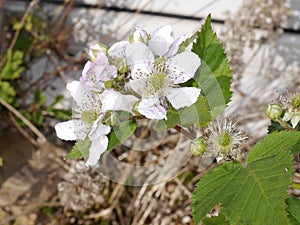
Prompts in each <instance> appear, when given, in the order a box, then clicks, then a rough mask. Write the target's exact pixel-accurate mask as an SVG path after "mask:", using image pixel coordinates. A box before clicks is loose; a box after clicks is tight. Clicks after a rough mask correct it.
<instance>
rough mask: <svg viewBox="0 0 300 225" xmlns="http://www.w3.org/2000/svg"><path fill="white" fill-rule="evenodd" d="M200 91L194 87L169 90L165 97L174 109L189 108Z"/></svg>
mask: <svg viewBox="0 0 300 225" xmlns="http://www.w3.org/2000/svg"><path fill="white" fill-rule="evenodd" d="M200 91H201V90H200V89H199V88H195V87H182V88H170V89H169V90H168V91H167V93H166V97H167V99H168V100H169V102H170V103H171V104H172V106H173V107H174V108H175V109H180V108H183V107H189V106H191V105H192V104H194V103H195V102H196V101H197V99H198V97H199V95H200Z"/></svg>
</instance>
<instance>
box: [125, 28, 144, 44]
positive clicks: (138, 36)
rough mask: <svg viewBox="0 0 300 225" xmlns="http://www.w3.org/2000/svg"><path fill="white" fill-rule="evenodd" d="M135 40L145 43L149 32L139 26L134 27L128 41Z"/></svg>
mask: <svg viewBox="0 0 300 225" xmlns="http://www.w3.org/2000/svg"><path fill="white" fill-rule="evenodd" d="M137 41H140V42H143V43H145V44H147V43H148V41H149V34H148V32H147V31H146V30H145V29H143V28H140V27H136V28H135V30H134V31H133V32H132V33H131V35H130V36H129V42H130V43H134V42H137Z"/></svg>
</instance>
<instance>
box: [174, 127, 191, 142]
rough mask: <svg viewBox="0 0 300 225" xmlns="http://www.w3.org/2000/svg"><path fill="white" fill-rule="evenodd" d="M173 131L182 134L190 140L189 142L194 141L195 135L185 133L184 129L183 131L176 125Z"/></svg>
mask: <svg viewBox="0 0 300 225" xmlns="http://www.w3.org/2000/svg"><path fill="white" fill-rule="evenodd" d="M174 129H175V130H177V131H178V132H179V133H181V134H183V135H184V136H186V137H187V138H189V139H191V140H194V139H196V135H194V134H192V133H191V132H189V131H187V130H186V129H184V128H183V127H181V126H180V125H176V126H175V127H174Z"/></svg>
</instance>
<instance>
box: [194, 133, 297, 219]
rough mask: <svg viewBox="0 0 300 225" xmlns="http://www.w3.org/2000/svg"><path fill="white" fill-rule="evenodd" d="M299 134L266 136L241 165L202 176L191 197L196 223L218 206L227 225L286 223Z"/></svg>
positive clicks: (227, 167) (229, 165)
mask: <svg viewBox="0 0 300 225" xmlns="http://www.w3.org/2000/svg"><path fill="white" fill-rule="evenodd" d="M299 141H300V133H299V132H286V131H283V132H280V133H272V134H269V135H267V136H266V137H265V138H264V139H263V140H262V141H260V142H259V143H257V145H255V146H254V147H253V149H252V150H251V151H250V153H249V156H248V158H247V160H246V162H247V165H246V166H243V165H242V164H241V163H238V162H233V163H224V164H222V165H220V166H218V167H217V168H215V169H214V170H212V171H210V172H209V173H207V174H206V175H204V176H203V177H202V179H201V180H200V181H199V182H198V184H197V187H196V188H195V191H194V193H193V196H192V201H193V203H192V209H193V216H194V220H195V224H198V223H199V221H201V220H202V219H203V218H204V216H205V215H206V214H207V213H209V212H210V210H211V209H212V208H213V207H215V206H216V205H217V204H221V205H222V213H223V214H224V215H225V216H226V218H227V220H228V221H229V222H230V224H262V222H263V224H264V225H269V224H270V225H273V224H287V217H286V212H285V207H286V206H285V202H284V200H285V198H286V197H287V191H286V190H287V187H288V186H289V184H290V182H291V180H290V176H291V171H292V167H291V162H292V157H291V154H290V152H289V151H292V150H293V148H295V147H296V145H297V143H298V142H299Z"/></svg>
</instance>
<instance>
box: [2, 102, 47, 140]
mask: <svg viewBox="0 0 300 225" xmlns="http://www.w3.org/2000/svg"><path fill="white" fill-rule="evenodd" d="M0 104H1V105H3V106H4V107H5V108H7V109H8V110H9V111H11V112H12V113H13V114H14V115H15V116H16V117H18V118H19V119H20V120H22V121H23V123H25V124H26V126H28V128H29V129H30V130H31V131H32V132H33V133H34V134H35V135H36V136H37V137H38V143H40V144H43V143H45V142H46V140H47V139H46V137H45V136H44V135H43V134H42V133H41V132H40V131H39V130H38V129H37V128H36V127H35V126H34V125H33V124H32V123H31V122H30V121H29V120H28V119H26V118H25V117H24V116H23V115H22V114H21V113H20V112H19V111H18V110H16V109H15V108H14V107H12V106H11V105H10V104H8V103H7V102H6V101H5V100H4V99H3V98H1V97H0Z"/></svg>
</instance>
